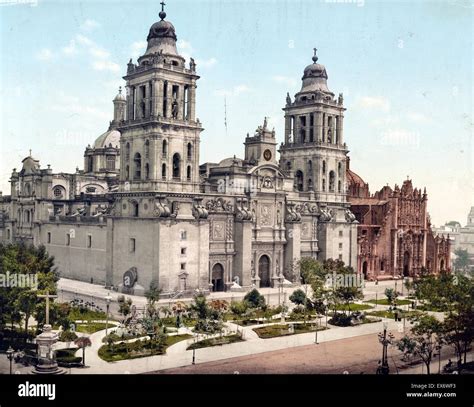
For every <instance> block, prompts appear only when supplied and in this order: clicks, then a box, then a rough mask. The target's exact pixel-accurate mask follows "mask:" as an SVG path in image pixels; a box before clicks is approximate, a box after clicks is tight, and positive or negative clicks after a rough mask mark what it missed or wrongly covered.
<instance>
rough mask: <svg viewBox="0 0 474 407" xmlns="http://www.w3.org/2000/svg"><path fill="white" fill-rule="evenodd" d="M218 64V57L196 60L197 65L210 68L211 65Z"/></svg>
mask: <svg viewBox="0 0 474 407" xmlns="http://www.w3.org/2000/svg"><path fill="white" fill-rule="evenodd" d="M215 64H217V59H216V58H209V59H197V60H196V65H197V67H198V68H199V67H203V68H210V67H211V66H214V65H215Z"/></svg>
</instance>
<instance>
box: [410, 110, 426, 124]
mask: <svg viewBox="0 0 474 407" xmlns="http://www.w3.org/2000/svg"><path fill="white" fill-rule="evenodd" d="M407 119H409V120H411V121H413V122H417V123H427V122H430V121H431V120H430V118H429V117H427V116H425V115H424V114H423V113H417V112H410V113H407Z"/></svg>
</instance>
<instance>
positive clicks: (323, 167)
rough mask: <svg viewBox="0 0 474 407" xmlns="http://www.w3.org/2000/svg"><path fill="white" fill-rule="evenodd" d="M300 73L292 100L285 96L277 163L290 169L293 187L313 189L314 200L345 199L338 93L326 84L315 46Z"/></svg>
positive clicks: (340, 112) (341, 125) (334, 200)
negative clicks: (335, 93) (297, 89)
mask: <svg viewBox="0 0 474 407" xmlns="http://www.w3.org/2000/svg"><path fill="white" fill-rule="evenodd" d="M312 60H313V63H312V64H311V65H308V66H307V67H306V68H305V70H304V74H303V78H302V81H303V83H302V87H301V90H300V91H299V92H298V93H297V94H296V95H295V98H294V101H292V100H291V97H290V95H289V94H287V97H286V106H285V107H284V108H283V111H284V112H285V142H284V143H282V144H281V146H280V166H281V168H283V169H285V170H287V171H292V173H293V175H294V178H295V189H296V190H298V191H300V192H307V191H314V193H315V197H316V200H317V201H323V202H345V201H346V187H345V183H346V155H347V153H348V150H347V146H346V144H345V143H344V131H343V121H344V111H345V110H346V109H345V108H344V106H343V97H342V94H339V97H338V99H337V100H336V99H335V98H334V93H332V92H331V91H330V90H329V88H328V86H327V79H328V75H327V72H326V68H325V67H324V65H321V64H318V63H317V61H318V57H317V55H316V48H315V49H314V55H313V57H312Z"/></svg>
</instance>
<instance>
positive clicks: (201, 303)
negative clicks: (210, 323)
mask: <svg viewBox="0 0 474 407" xmlns="http://www.w3.org/2000/svg"><path fill="white" fill-rule="evenodd" d="M190 308H191V310H192V311H194V313H195V314H196V316H197V318H198V319H202V320H206V319H207V318H208V317H209V314H210V312H209V306H208V304H207V301H206V296H205V295H204V294H197V295H195V296H194V303H193V304H191V307H190Z"/></svg>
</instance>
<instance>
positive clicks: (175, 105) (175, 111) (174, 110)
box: [171, 99, 178, 119]
mask: <svg viewBox="0 0 474 407" xmlns="http://www.w3.org/2000/svg"><path fill="white" fill-rule="evenodd" d="M171 112H172V115H173V119H177V118H178V102H177V101H176V99H175V100H174V101H173V104H172V105H171Z"/></svg>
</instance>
